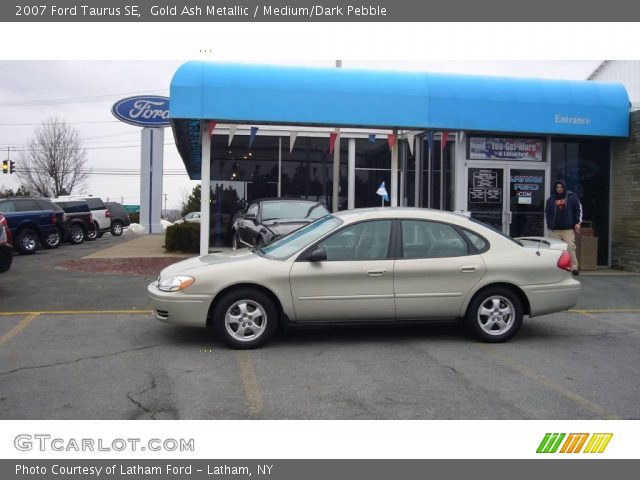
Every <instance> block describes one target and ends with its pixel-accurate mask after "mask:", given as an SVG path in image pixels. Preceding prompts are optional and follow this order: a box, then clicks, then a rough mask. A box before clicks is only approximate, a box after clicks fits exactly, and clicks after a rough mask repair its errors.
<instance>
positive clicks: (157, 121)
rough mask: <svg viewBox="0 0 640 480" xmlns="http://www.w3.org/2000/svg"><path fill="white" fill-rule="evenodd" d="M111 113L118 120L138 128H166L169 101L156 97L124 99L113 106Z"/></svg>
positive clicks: (165, 98)
mask: <svg viewBox="0 0 640 480" xmlns="http://www.w3.org/2000/svg"><path fill="white" fill-rule="evenodd" d="M111 113H113V115H114V116H115V117H116V118H117V119H118V120H121V121H123V122H125V123H130V124H131V125H136V126H138V127H166V126H167V125H169V99H168V98H167V97H158V96H156V95H148V96H140V97H128V98H123V99H122V100H120V101H118V102H116V103H115V104H114V105H113V107H112V108H111Z"/></svg>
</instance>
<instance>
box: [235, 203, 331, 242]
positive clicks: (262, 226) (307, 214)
mask: <svg viewBox="0 0 640 480" xmlns="http://www.w3.org/2000/svg"><path fill="white" fill-rule="evenodd" d="M325 215H329V210H327V208H326V207H325V206H324V205H322V204H321V203H318V202H313V201H309V200H298V199H286V198H277V199H269V198H265V199H262V200H256V201H254V202H252V203H250V204H249V206H248V207H247V208H246V210H244V211H243V212H239V213H237V214H236V215H235V217H234V221H233V225H232V226H231V235H232V236H231V246H232V247H233V249H234V250H236V249H238V248H240V247H242V246H246V247H255V246H261V245H267V244H268V243H269V242H272V241H274V240H275V239H276V238H279V237H282V236H283V235H287V234H288V233H291V232H293V231H294V230H297V229H299V228H300V227H303V226H304V225H308V224H309V223H311V222H313V221H314V220H317V219H318V218H322V217H324V216H325Z"/></svg>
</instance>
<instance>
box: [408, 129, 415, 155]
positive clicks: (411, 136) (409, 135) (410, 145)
mask: <svg viewBox="0 0 640 480" xmlns="http://www.w3.org/2000/svg"><path fill="white" fill-rule="evenodd" d="M415 138H416V134H415V133H407V143H408V144H409V151H410V152H411V155H413V141H414V140H415Z"/></svg>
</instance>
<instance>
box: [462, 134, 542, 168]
mask: <svg viewBox="0 0 640 480" xmlns="http://www.w3.org/2000/svg"><path fill="white" fill-rule="evenodd" d="M469 159H470V160H519V161H526V162H543V161H544V141H543V140H535V139H521V138H498V137H470V138H469Z"/></svg>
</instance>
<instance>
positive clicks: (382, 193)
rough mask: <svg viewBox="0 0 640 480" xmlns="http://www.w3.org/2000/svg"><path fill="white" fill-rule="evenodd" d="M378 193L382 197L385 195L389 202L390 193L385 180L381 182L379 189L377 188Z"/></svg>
mask: <svg viewBox="0 0 640 480" xmlns="http://www.w3.org/2000/svg"><path fill="white" fill-rule="evenodd" d="M376 193H377V194H378V195H380V196H381V197H383V198H384V199H385V201H387V202H388V201H389V194H388V193H387V189H386V188H385V186H384V182H382V183H381V184H380V186H379V187H378V190H376Z"/></svg>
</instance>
